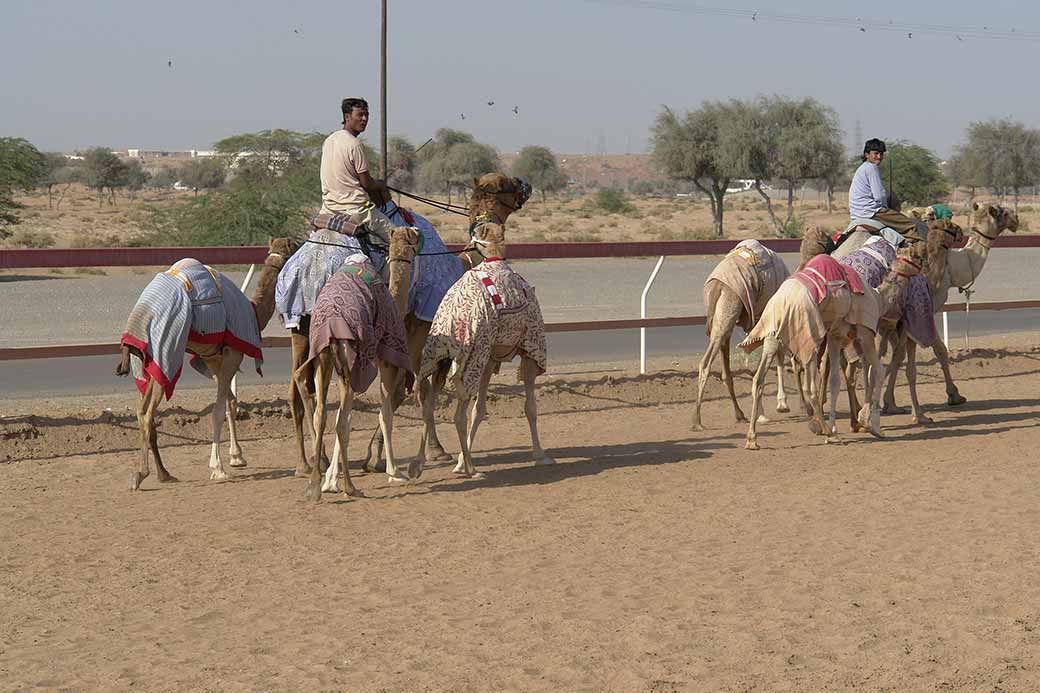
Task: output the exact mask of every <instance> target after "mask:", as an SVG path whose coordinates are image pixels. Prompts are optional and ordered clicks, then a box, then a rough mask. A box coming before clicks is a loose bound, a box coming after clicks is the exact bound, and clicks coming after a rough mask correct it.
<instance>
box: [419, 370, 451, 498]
mask: <svg viewBox="0 0 1040 693" xmlns="http://www.w3.org/2000/svg"><path fill="white" fill-rule="evenodd" d="M446 375H447V370H446V369H445V368H440V367H438V368H437V370H435V371H434V372H433V376H432V377H431V378H430V379H429V390H427V391H425V392H424V391H422V390H420V392H419V404H421V405H422V417H423V433H422V438H421V439H420V441H419V453H418V455H417V456H416V457H417V458H418V462H419V467H418V469H417V473H416V474H415V475H414V476H412V478H413V479H418V478H419V477H420V476H422V473H423V467H424V466H425V463H426V462H433V461H434V460H433V459H431V456H429V455H427V454H426V443H427V440H428V439H429V436H430V431H432V430H433V424H434V413H435V410H436V407H437V397H438V395H440V393H441V390H442V389H443V388H444V380H445V377H446Z"/></svg>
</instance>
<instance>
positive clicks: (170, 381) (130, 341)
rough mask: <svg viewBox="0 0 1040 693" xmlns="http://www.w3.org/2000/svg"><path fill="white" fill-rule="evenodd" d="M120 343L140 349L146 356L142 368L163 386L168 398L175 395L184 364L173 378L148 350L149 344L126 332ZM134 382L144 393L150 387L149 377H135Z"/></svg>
mask: <svg viewBox="0 0 1040 693" xmlns="http://www.w3.org/2000/svg"><path fill="white" fill-rule="evenodd" d="M119 344H120V346H122V345H123V344H126V345H128V346H132V347H136V348H137V349H138V351H140V352H141V354H142V355H143V356H144V358H143V359H142V364H141V365H142V370H144V372H145V373H147V374H148V375H149V376H150V377H151V378H152V379H153V380H154V381H155V382H157V383H158V384H159V387H161V388H162V391H163V394H164V395H166V399H167V400H169V399H170V398H171V397H173V390H174V388H175V387H176V386H177V381H178V380H179V379H180V377H181V370H182V369H183V368H184V365H183V364H182V365H181V367H180V368H178V369H177V372H176V373H174V374H173V377H172V378H167V377H166V374H165V373H163V372H162V369H161V368H160V367H159V364H158V363H157V362H156V361H155V359H153V358H152V356H151V354H150V353H149V351H148V345H147V344H146V343H145V342H142V341H141V340H140V339H137V338H136V337H134V336H132V335H130V334H128V333H126V332H124V333H123V336H122V337H121V338H120V339H119ZM134 383H135V384H136V385H137V389H138V390H140V391H141V394H142V395H143V394H144V392H145V389H147V387H148V378H137V377H135V378H134Z"/></svg>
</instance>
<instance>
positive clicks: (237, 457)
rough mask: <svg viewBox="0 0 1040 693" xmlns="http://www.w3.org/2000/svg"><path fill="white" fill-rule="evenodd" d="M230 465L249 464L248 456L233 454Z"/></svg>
mask: <svg viewBox="0 0 1040 693" xmlns="http://www.w3.org/2000/svg"><path fill="white" fill-rule="evenodd" d="M230 465H231V466H232V467H236V468H239V467H248V466H249V465H248V464H247V463H246V458H244V457H242V456H241V455H232V456H231V462H230Z"/></svg>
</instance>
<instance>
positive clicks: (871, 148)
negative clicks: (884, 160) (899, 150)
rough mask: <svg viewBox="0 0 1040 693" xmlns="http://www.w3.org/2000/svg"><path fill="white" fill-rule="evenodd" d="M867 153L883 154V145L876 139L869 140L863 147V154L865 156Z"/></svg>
mask: <svg viewBox="0 0 1040 693" xmlns="http://www.w3.org/2000/svg"><path fill="white" fill-rule="evenodd" d="M867 152H881V153H882V154H884V152H885V143H884V142H882V141H881V140H879V139H878V138H876V137H874V138H872V139H869V140H867V141H866V143H865V144H864V145H863V153H864V154H866V153H867Z"/></svg>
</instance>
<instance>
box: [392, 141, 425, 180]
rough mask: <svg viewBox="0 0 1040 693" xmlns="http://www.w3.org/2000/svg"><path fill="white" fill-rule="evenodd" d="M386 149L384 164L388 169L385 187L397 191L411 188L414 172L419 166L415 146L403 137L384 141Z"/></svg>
mask: <svg viewBox="0 0 1040 693" xmlns="http://www.w3.org/2000/svg"><path fill="white" fill-rule="evenodd" d="M386 149H387V156H386V163H387V166H389V167H390V176H389V177H388V179H387V181H386V183H387V185H392V186H393V187H395V188H398V189H407V188H411V187H413V186H414V185H415V170H416V167H417V166H418V165H419V161H418V159H417V158H416V155H415V146H414V145H413V144H412V143H411V142H409V141H408V140H407V139H405V138H404V137H391V138H390V139H388V140H387V141H386Z"/></svg>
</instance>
